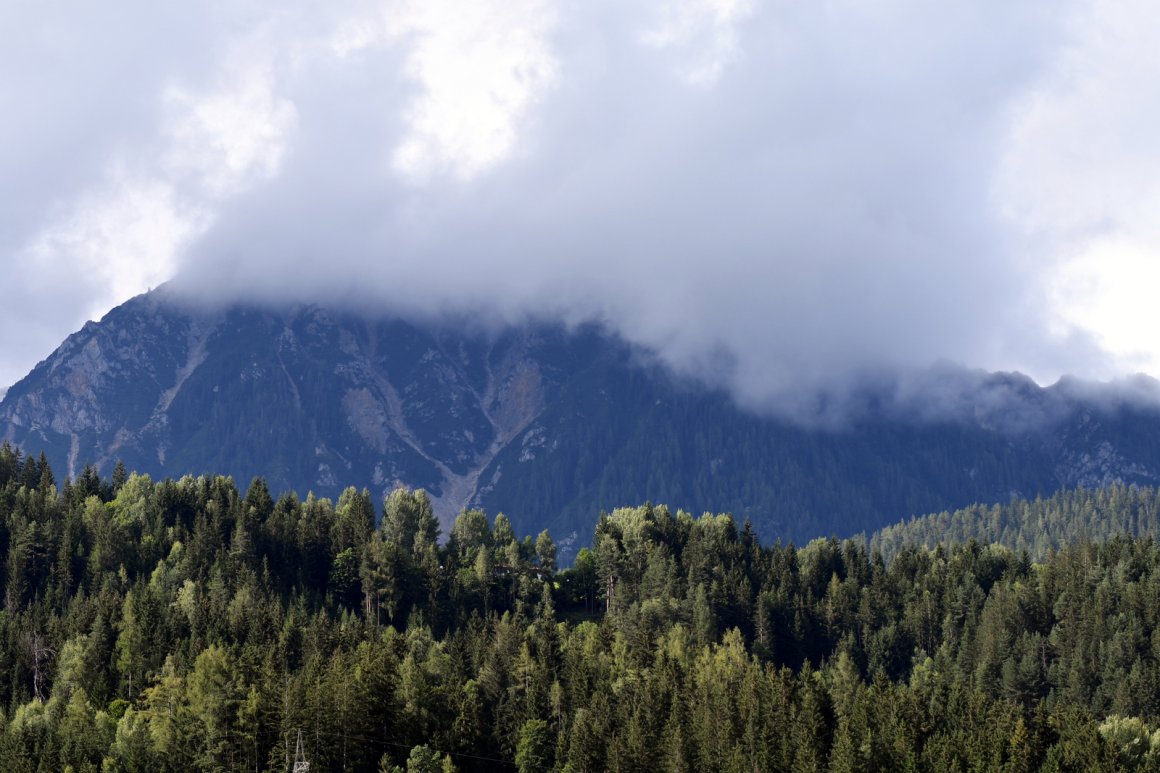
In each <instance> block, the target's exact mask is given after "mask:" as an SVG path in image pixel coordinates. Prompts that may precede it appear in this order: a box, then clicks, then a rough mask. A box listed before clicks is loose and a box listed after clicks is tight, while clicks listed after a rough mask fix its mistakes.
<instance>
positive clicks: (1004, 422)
mask: <svg viewBox="0 0 1160 773" xmlns="http://www.w3.org/2000/svg"><path fill="white" fill-rule="evenodd" d="M1156 393H1157V387H1156V384H1155V382H1152V381H1150V380H1137V381H1132V382H1124V383H1122V384H1119V385H1114V386H1093V385H1086V384H1083V383H1080V382H1076V381H1064V382H1060V383H1059V384H1057V385H1055V386H1053V387H1049V388H1041V387H1039V386H1037V385H1036V384H1035V383H1034V382H1032V381H1030V380H1029V379H1027V378H1025V377H1023V376H1020V375H1018V374H1004V373H995V374H992V373H984V372H981V371H969V370H965V369H962V368H957V367H953V366H949V365H940V366H937V367H935V368H932V369H930V370H928V371H924V372H922V373H919V374H911V375H910V376H908V377H906V378H901V377H895V378H892V379H881V380H879V381H878V382H874V383H872V384H869V385H867V386H866V387H865V388H864V389H863V391H862V392H861V393H860V394H858V395H856V399H855V400H854V401H855V402H856V403H857V404H858V405H859V406H860V407H859V409H858V410H857V411H855V412H853V413H851V415H850V417H849V419H848V421H846V422H844V423H843V424H841V425H840V426H824V427H820V426H808V425H799V424H795V423H791V422H788V421H785V420H781V419H776V418H770V417H766V416H759V415H755V414H753V413H751V412H748V411H746V410H743V409H741V408H739V407H738V406H737V405H735V404H734V402H733V401H732V400H731V399H730V398H729V396H728V395H726V394H725V393H723V392H721V391H719V390H713V389H709V388H707V387H705V386H703V385H700V384H698V383H694V382H690V381H689V380H687V379H680V378H677V377H675V376H673V375H672V374H670V373H669V372H667V371H666V370H665V369H664V368H662V367H660V366H659V365H657V364H656V362H655V359H653V358H650V356H649V355H648V353H647V352H643V351H641V350H638V349H636V348H634V347H632V346H630V345H629V344H627V343H625V342H624V341H622V340H620V339H618V338H616V337H615V336H613V335H610V334H608V333H607V332H606V331H604V330H602V329H600V328H599V327H596V326H585V327H580V328H576V329H566V328H565V327H563V326H560V325H554V324H546V323H534V322H528V323H526V324H522V325H517V326H511V327H508V328H505V329H503V330H499V331H495V330H492V331H484V330H482V329H481V328H479V327H478V326H473V325H471V324H470V323H469V321H464V320H460V321H458V322H443V323H440V324H429V325H424V324H418V323H414V322H408V321H406V320H403V319H400V318H397V317H391V316H388V315H383V316H381V317H373V318H372V317H368V316H366V315H364V314H359V313H355V312H353V311H344V310H342V309H336V308H322V307H319V306H310V305H301V306H294V307H283V308H273V307H263V306H258V305H233V306H227V307H222V308H216V309H207V308H202V307H195V306H191V305H188V304H187V303H185V302H184V301H182V300H181V299H180V298H179V297H177V296H176V295H174V294H173V293H172V292H171V291H169V290H167V289H165V288H162V289H160V290H155V291H153V292H151V293H148V294H145V295H142V296H138V297H137V298H134V299H132V300H130V301H128V302H127V303H125V304H123V305H122V306H120V307H118V308H116V309H114V310H112V311H110V312H109V313H108V314H107V315H106V316H105V317H104V318H103V319H102V320H101V321H100V322H95V323H94V322H90V323H88V324H86V325H85V326H84V327H83V328H82V329H81V330H80V331H78V332H77V333H75V334H73V335H71V336H69V338H68V339H67V340H66V341H65V342H64V343H63V344H62V345H61V346H60V347H59V348H58V349H57V350H56V351H55V352H53V353H52V354H51V355H50V356H49V357H48V358H47V359H46V360H44V361H43V362H41V363H40V364H39V365H38V366H37V367H36V368H35V369H34V370H33V371H32V372H31V373H29V374H28V376H26V377H25V378H24V379H22V380H21V381H20V382H19V383H17V384H14V385H13V386H12V387H10V388H9V390H8V393H7V395H6V396H5V397H4V398H3V400H2V401H0V437H3V438H4V439H7V440H10V441H12V442H14V443H15V444H17V445H19V446H20V447H21V448H22V449H23V450H24V451H25V452H26V453H40V452H41V451H42V450H43V451H44V452H45V453H46V454H47V457H48V459H49V460H50V462H52V464H53V467H54V468H55V469H56V470H58V471H60V472H62V473H63V474H67V475H69V476H70V477H75V476H76V475H77V474H78V473H79V472H80V471H81V469H82V467H83V465H85V464H86V463H92V464H94V465H96V466H97V467H98V468H99V469H101V470H103V471H108V470H109V469H110V468H111V466H112V464H113V463H114V461H115V460H118V459H120V460H123V461H124V462H125V464H126V466H128V467H129V468H130V469H136V470H138V471H142V472H147V473H149V474H150V475H153V476H154V477H164V476H172V477H180V476H182V475H185V474H188V473H192V474H200V473H225V474H229V475H232V476H234V478H235V479H236V480H237V481H238V482H239V484H240V485H242V486H243V487H244V486H245V485H247V484H248V482H249V480H250V479H251V478H252V477H253V476H255V475H261V476H263V477H265V478H266V480H267V482H268V484H269V486H270V488H271V489H272V490H274V491H285V490H291V489H293V490H296V491H297V492H299V493H300V494H302V495H305V493H306V492H307V491H312V492H314V493H315V494H316V495H318V496H329V497H335V496H337V494H338V493H339V492H340V491H341V490H342V489H343V488H344V487H346V486H349V485H353V486H357V487H359V488H362V487H369V488H371V489H372V491H374V492H375V493H376V495H380V494H383V493H384V492H386V491H389V490H390V489H392V488H393V487H395V486H397V485H400V484H405V485H408V486H412V487H423V488H425V489H427V491H428V492H429V493H430V494H431V496H432V498H433V501H434V504H435V508H436V512H437V513H438V514H439V516H440V518H441V520H442V522H443V524H444V527H445V529H446V526H447V525H448V524H449V523H450V520H451V519H452V518H453V517H454V515H455V514H456V513H457V512H458V511H459V509H460V508H462V507H464V506H466V505H480V506H482V507H484V508H486V509H487V510H488V511H489V512H492V513H495V512H498V511H504V512H506V513H507V514H508V515H509V517H510V518H511V519H512V521H513V524H514V525H515V527H516V531H517V532H518V533H525V534H526V533H536V532H537V531H539V530H540V529H543V528H548V529H549V530H550V531H551V532H552V534H553V536H554V537H555V538H556V539H557V540H558V541H559V542H560V543H561V558H562V560H565V561H566V560H568V556H569V555H570V553H571V552H572V551H574V550H575V549H576V548H577V547H578V546H579V544H581V541H582V540H584V541H586V540H587V539H588V537H589V535H590V534H591V533H592V523H593V522H594V520H595V518H596V516H597V514H598V513H599V512H600V511H601V510H602V509H611V508H613V507H616V506H620V505H623V504H626V503H632V502H641V501H644V500H652V501H657V502H666V503H669V504H671V505H673V506H675V507H683V508H685V509H689V510H692V511H694V512H699V511H702V510H711V511H730V512H733V513H735V514H736V515H737V516H738V517H739V518H748V519H750V520H751V521H752V522H753V524H754V527H755V528H756V529H757V531H758V533H759V534H760V535H761V536H762V537H763V538H764V539H767V540H771V539H774V538H781V539H783V540H794V541H797V542H802V541H804V540H808V539H810V538H812V537H815V536H818V535H824V534H830V533H834V534H839V535H843V534H852V533H856V532H859V531H863V530H866V531H870V530H873V529H875V528H878V527H880V526H883V525H886V524H888V523H892V522H894V521H897V520H898V519H899V518H902V517H906V516H908V515H911V514H916V513H928V512H938V511H940V510H943V509H948V508H957V507H964V506H966V505H968V504H971V503H973V502H1005V501H1007V500H1009V499H1010V498H1011V497H1013V496H1027V497H1034V496H1036V495H1039V494H1047V493H1050V492H1053V491H1055V490H1057V489H1059V488H1061V487H1067V486H1076V485H1085V486H1100V485H1105V484H1108V483H1112V482H1123V483H1128V484H1156V483H1160V442H1157V438H1160V410H1158V409H1157V405H1158V404H1160V401H1157V400H1156V399H1155V398H1156Z"/></svg>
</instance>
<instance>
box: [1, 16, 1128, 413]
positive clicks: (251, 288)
mask: <svg viewBox="0 0 1160 773" xmlns="http://www.w3.org/2000/svg"><path fill="white" fill-rule="evenodd" d="M557 12H558V15H559V20H558V22H557V23H556V24H555V25H554V26H551V30H552V32H551V34H550V39H549V41H548V42H549V44H550V49H551V51H552V53H553V55H554V56H555V57H556V65H557V77H556V79H555V81H554V83H553V84H552V86H551V87H550V88H548V89H546V90H545V91H543V93H540V94H538V96H537V99H536V100H535V101H534V104H533V105H532V107H531V108H529V109H528V110H527V111H526V112H525V113H524V114H521V116H520V118H519V122H518V125H517V127H516V128H517V146H516V147H515V148H514V150H513V152H512V153H511V154H510V155H509V156H508V157H506V158H505V159H504V160H503V161H502V162H501V163H499V164H497V165H495V166H494V167H492V168H490V169H487V170H486V171H484V172H483V173H481V174H479V175H477V176H475V177H472V178H470V179H466V180H464V179H461V178H459V177H456V176H455V175H454V174H443V173H438V172H436V173H434V174H433V175H431V176H430V178H429V179H426V180H424V181H420V182H415V181H413V180H409V179H407V178H406V177H404V176H400V175H399V174H398V172H397V170H396V169H395V168H393V167H392V163H391V159H392V153H393V151H394V150H395V148H397V147H398V144H399V143H400V142H402V141H403V140H404V139H405V137H406V136H407V132H408V126H407V115H408V110H409V109H410V108H411V107H412V106H413V104H414V100H415V98H416V96H417V95H420V94H421V88H422V86H421V84H419V83H417V82H415V81H414V79H412V78H409V77H408V76H407V74H406V70H405V63H406V61H407V58H406V57H407V53H408V51H409V48H408V46H410V45H412V44H413V41H412V40H408V39H406V38H403V39H396V40H391V41H387V42H382V43H381V44H379V45H370V46H367V47H365V48H362V49H360V50H359V51H357V52H355V53H354V54H352V55H350V56H348V57H347V58H345V59H338V58H333V57H331V58H328V57H327V56H325V55H322V54H320V53H319V50H320V49H319V45H320V44H319V41H318V40H316V39H312V38H311V37H310V34H311V33H310V32H309V27H310V25H308V24H306V23H298V24H295V25H292V28H293V29H294V31H295V34H296V35H298V37H297V38H291V39H288V42H287V46H288V47H294V46H296V47H297V49H296V50H298V53H297V54H296V55H295V56H290V55H286V56H282V57H280V58H279V59H278V60H277V62H278V64H277V66H278V68H279V69H278V73H277V77H276V82H277V88H278V93H279V96H280V97H281V98H285V99H287V100H289V101H291V102H292V103H293V105H294V107H295V110H296V111H297V117H298V122H297V124H296V127H295V135H294V137H293V141H292V142H291V143H290V145H289V146H288V148H287V150H286V154H285V156H284V157H283V159H282V163H281V167H280V168H279V170H278V172H277V174H276V175H274V176H273V177H271V178H269V179H265V180H259V181H255V182H254V183H253V184H252V185H250V186H249V187H248V188H247V189H246V190H244V191H243V192H241V193H239V194H238V195H236V196H233V197H232V198H230V199H229V200H228V201H226V202H222V203H215V205H214V208H213V212H214V220H213V224H212V226H211V227H210V229H209V230H208V232H207V233H205V234H204V236H202V237H201V238H199V239H197V240H196V241H195V242H194V243H193V244H192V245H191V247H190V248H189V249H188V250H187V251H186V252H185V253H184V254H183V255H182V256H181V266H180V270H179V274H178V278H177V281H176V284H177V285H178V286H180V287H183V288H185V289H186V290H187V291H189V292H192V293H194V294H195V295H200V296H201V297H203V298H210V299H214V300H218V301H227V300H231V299H234V298H257V299H261V300H286V299H290V300H320V301H324V302H330V303H339V304H351V305H356V306H360V307H373V308H390V309H393V310H397V311H400V312H402V313H406V314H412V315H427V316H437V315H439V314H441V313H444V312H446V311H448V310H451V311H455V312H457V313H464V312H467V313H470V314H474V315H477V316H478V317H480V318H481V319H487V320H493V321H494V320H515V319H520V318H522V317H524V316H527V315H548V316H563V317H564V318H566V319H569V320H572V321H579V320H583V319H599V320H602V321H604V322H605V323H607V324H608V325H609V326H610V327H612V328H614V329H616V330H618V331H619V332H621V333H622V334H624V335H625V336H626V337H628V338H629V339H631V340H634V341H637V342H640V343H642V344H645V345H647V346H649V347H652V348H654V349H655V350H657V352H658V353H659V355H660V356H661V357H662V359H664V360H665V361H666V362H668V363H669V364H670V365H673V366H674V367H675V368H676V369H677V370H678V371H681V372H683V373H685V374H689V375H692V376H695V377H698V378H703V379H706V380H708V381H709V382H711V383H714V384H719V385H724V386H727V387H729V388H730V389H732V390H733V391H734V393H735V394H736V395H737V396H738V397H739V399H741V400H742V401H743V402H744V403H745V404H747V405H750V406H755V407H759V408H762V409H769V410H775V411H781V412H784V413H788V414H791V415H797V416H803V415H805V416H812V415H816V414H818V413H819V412H821V413H824V412H825V411H826V410H828V409H827V408H824V407H819V405H823V404H824V405H832V404H833V403H835V402H838V403H843V404H845V403H850V402H852V401H856V399H857V398H856V395H857V393H858V391H859V389H860V386H861V385H862V384H863V383H864V382H865V379H867V378H871V377H873V374H877V373H882V372H891V371H902V370H906V369H913V368H921V367H924V366H926V365H928V364H930V363H931V362H933V361H935V360H937V359H939V358H942V357H949V358H952V359H954V360H956V361H962V362H967V363H970V364H971V365H973V366H985V367H1007V368H1016V367H1017V368H1021V369H1024V370H1027V371H1030V372H1033V373H1059V372H1067V371H1077V372H1092V371H1099V370H1100V369H1101V368H1103V367H1104V366H1105V362H1104V360H1103V355H1102V353H1101V352H1100V350H1099V348H1098V347H1097V346H1095V345H1094V344H1092V343H1091V342H1090V341H1086V340H1084V339H1083V338H1082V337H1081V336H1075V335H1073V337H1072V338H1070V339H1067V338H1061V337H1059V336H1058V335H1057V334H1055V333H1054V332H1051V331H1049V328H1048V323H1049V322H1050V319H1049V316H1050V312H1049V310H1048V309H1046V308H1045V307H1044V303H1045V301H1044V299H1043V297H1041V294H1040V293H1041V290H1042V284H1043V281H1044V275H1045V272H1046V271H1048V270H1049V269H1050V268H1051V258H1050V257H1048V256H1046V254H1040V253H1038V252H1036V251H1035V250H1034V249H1031V248H1028V246H1027V245H1026V244H1025V243H1023V242H1017V241H1016V240H1015V239H1014V238H1013V237H1012V235H1011V234H1010V233H1009V224H1008V223H1006V222H1005V221H1004V220H1003V217H1002V216H1001V214H1000V211H999V209H1000V207H999V206H998V205H997V203H996V201H995V200H994V195H995V192H994V176H995V174H996V170H997V168H998V165H999V163H1000V160H1001V158H1002V156H1003V153H1004V150H1005V142H1006V141H1007V138H1008V133H1009V128H1010V126H1009V124H1010V119H1011V111H1012V109H1013V106H1014V105H1015V104H1017V103H1018V101H1019V100H1021V99H1024V98H1026V96H1027V92H1028V89H1029V88H1030V86H1031V85H1033V84H1034V83H1035V81H1036V79H1037V78H1038V77H1039V75H1040V74H1041V72H1042V71H1043V69H1044V68H1045V67H1048V66H1050V64H1051V62H1053V61H1054V58H1055V57H1056V55H1057V53H1058V50H1059V48H1060V46H1061V44H1062V43H1063V34H1062V32H1061V30H1060V29H1059V27H1058V24H1057V22H1056V19H1057V18H1058V17H1059V16H1060V5H1059V3H1058V2H1050V3H1049V2H1030V3H1017V4H1012V3H1004V2H952V3H944V4H938V5H937V6H932V5H931V4H929V3H924V2H918V1H917V0H888V1H887V2H884V3H874V4H865V3H855V2H849V3H838V4H836V5H835V4H810V3H805V4H799V3H777V4H774V3H766V4H757V5H755V6H754V11H753V13H752V15H751V16H750V17H749V18H747V19H743V20H741V21H739V22H738V23H737V26H736V29H735V30H734V33H735V43H736V46H737V48H736V50H735V51H734V52H732V53H731V55H730V56H729V58H728V60H727V61H725V62H724V63H723V64H722V66H721V68H720V72H719V74H718V76H717V78H716V80H715V81H714V82H712V83H711V84H699V85H698V84H693V85H691V84H690V83H689V82H688V81H687V79H685V78H683V77H682V76H681V74H682V72H685V71H686V69H687V68H685V65H687V64H689V63H688V62H686V61H684V59H682V57H687V56H690V55H691V56H693V57H694V58H696V57H699V56H701V55H702V52H693V53H692V54H690V53H689V52H688V51H686V50H684V48H683V47H678V48H675V49H673V50H658V49H657V48H655V47H653V46H649V45H646V44H645V43H643V42H642V40H643V39H644V33H645V31H646V30H647V29H648V28H649V27H650V25H652V24H654V23H655V20H656V14H655V12H654V9H653V8H652V7H651V6H649V5H648V4H645V3H631V4H628V5H625V4H623V3H612V2H588V3H579V2H567V3H560V4H558V8H557ZM312 13H313V12H309V11H308V12H305V14H306V17H307V18H313V16H312ZM207 36H208V37H209V38H211V39H213V33H207ZM695 39H696V38H694V40H695ZM299 49H300V50H299ZM155 55H156V56H158V57H161V58H162V59H165V55H163V54H162V53H156V54H155ZM187 55H188V56H189V57H190V59H191V60H196V59H197V58H198V55H197V54H193V53H188V54H182V53H180V52H179V53H178V54H177V55H175V58H176V60H177V61H176V62H174V63H173V64H172V66H171V67H170V68H169V69H171V70H173V71H174V72H179V73H180V72H182V71H183V61H182V60H183V57H184V56H187ZM693 64H694V65H695V66H697V67H701V66H703V62H701V61H700V60H698V61H696V62H693ZM184 69H185V70H190V69H192V70H196V71H197V72H199V73H200V72H202V70H203V69H204V68H201V69H198V68H196V67H191V66H188V65H184ZM155 85H156V84H155V83H152V82H147V81H144V80H143V81H141V82H140V83H139V84H138V85H137V86H134V89H139V91H136V90H135V91H133V92H132V94H134V95H136V96H132V95H131V97H127V96H124V95H121V96H122V97H123V98H124V99H126V100H129V102H132V103H133V104H127V105H125V106H121V107H117V108H116V109H117V110H122V111H124V112H125V113H127V114H132V113H133V111H134V110H143V109H145V108H143V107H141V106H140V105H138V104H137V102H135V101H134V100H137V99H138V97H139V96H140V94H149V93H150V89H151V88H153V87H154V86H155ZM145 101H146V102H147V100H145ZM134 105H136V107H135V106H134ZM126 120H127V123H129V124H131V125H132V126H131V127H130V128H131V129H132V128H133V127H137V126H138V125H139V122H138V121H137V120H133V121H128V119H126ZM145 123H148V122H147V121H146V122H145ZM117 128H118V127H117V125H116V122H115V121H111V122H109V123H108V124H106V125H104V127H103V128H102V129H101V131H106V132H108V133H109V134H110V136H112V137H114V138H115V137H118V136H121V135H118V134H117V132H116V131H115V130H116V129H117ZM99 133H100V131H98V135H99ZM98 140H99V137H98ZM46 147H51V146H46ZM104 147H105V146H104V145H102V143H101V142H100V141H97V142H95V143H94V145H93V147H91V148H88V149H87V153H89V154H90V155H91V158H94V159H96V158H100V157H102V155H103V153H104V150H103V148H104ZM53 190H55V188H54V189H53ZM4 195H5V197H9V196H12V195H15V194H14V192H11V191H5V193H4ZM819 394H821V395H824V397H822V398H819V397H818V395H819ZM947 399H948V401H949V402H950V403H953V402H954V400H955V399H957V398H956V397H955V396H954V395H953V394H952V395H948V398H947ZM819 400H820V402H819Z"/></svg>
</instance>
